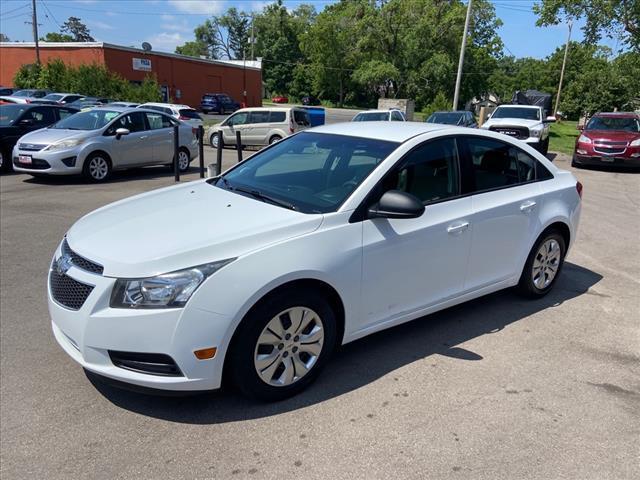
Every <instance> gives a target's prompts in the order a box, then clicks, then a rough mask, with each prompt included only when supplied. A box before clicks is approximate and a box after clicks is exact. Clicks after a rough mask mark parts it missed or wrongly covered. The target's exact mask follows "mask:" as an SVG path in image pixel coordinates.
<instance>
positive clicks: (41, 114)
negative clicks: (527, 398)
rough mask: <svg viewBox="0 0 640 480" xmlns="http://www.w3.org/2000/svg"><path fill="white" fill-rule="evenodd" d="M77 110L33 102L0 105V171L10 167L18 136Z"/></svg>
mask: <svg viewBox="0 0 640 480" xmlns="http://www.w3.org/2000/svg"><path fill="white" fill-rule="evenodd" d="M79 111H80V110H78V109H77V108H71V107H66V106H64V107H62V106H58V105H37V104H33V103H31V104H28V103H12V104H8V105H0V171H6V170H11V169H12V165H11V152H12V151H13V147H14V145H15V144H16V142H17V141H18V139H19V138H20V137H22V136H23V135H25V134H27V133H29V132H32V131H34V130H38V129H40V128H44V127H48V126H49V125H51V124H53V123H56V122H57V121H58V120H62V119H63V118H65V117H68V116H69V115H73V114H74V113H77V112H79Z"/></svg>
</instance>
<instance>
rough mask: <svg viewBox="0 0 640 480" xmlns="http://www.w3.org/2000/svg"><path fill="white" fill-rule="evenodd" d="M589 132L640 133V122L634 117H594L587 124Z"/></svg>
mask: <svg viewBox="0 0 640 480" xmlns="http://www.w3.org/2000/svg"><path fill="white" fill-rule="evenodd" d="M586 129H587V130H621V131H625V132H634V133H636V132H640V121H638V119H637V118H632V117H626V118H625V117H622V118H620V117H593V118H592V119H591V120H589V123H588V124H587V128H586Z"/></svg>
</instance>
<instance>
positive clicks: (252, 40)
mask: <svg viewBox="0 0 640 480" xmlns="http://www.w3.org/2000/svg"><path fill="white" fill-rule="evenodd" d="M255 43H256V37H255V36H254V35H253V12H251V61H254V60H255V59H256V57H254V56H253V53H254V50H253V47H254V45H255Z"/></svg>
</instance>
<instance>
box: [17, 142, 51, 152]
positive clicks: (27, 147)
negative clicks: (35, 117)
mask: <svg viewBox="0 0 640 480" xmlns="http://www.w3.org/2000/svg"><path fill="white" fill-rule="evenodd" d="M46 146H47V144H44V145H43V144H40V143H19V144H18V150H23V151H25V152H39V151H40V150H42V149H43V148H44V147H46Z"/></svg>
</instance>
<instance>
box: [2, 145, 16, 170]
mask: <svg viewBox="0 0 640 480" xmlns="http://www.w3.org/2000/svg"><path fill="white" fill-rule="evenodd" d="M0 154H2V166H0V172H2V173H5V172H11V171H12V170H13V158H11V149H9V148H2V149H0Z"/></svg>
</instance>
